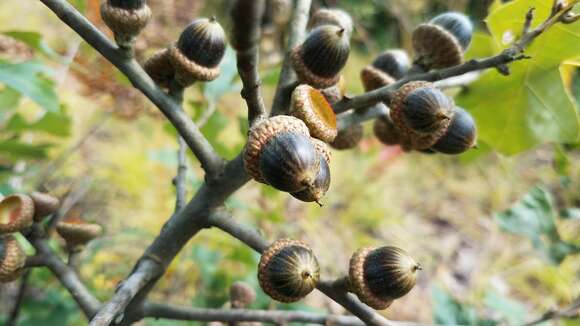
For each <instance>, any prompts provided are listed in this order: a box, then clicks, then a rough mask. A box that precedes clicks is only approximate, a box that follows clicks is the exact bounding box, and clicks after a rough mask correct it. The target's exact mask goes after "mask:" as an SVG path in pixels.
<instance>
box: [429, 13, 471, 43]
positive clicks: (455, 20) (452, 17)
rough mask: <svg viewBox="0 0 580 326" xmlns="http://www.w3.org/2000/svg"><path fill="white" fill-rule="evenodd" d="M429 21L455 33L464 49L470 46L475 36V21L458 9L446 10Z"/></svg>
mask: <svg viewBox="0 0 580 326" xmlns="http://www.w3.org/2000/svg"><path fill="white" fill-rule="evenodd" d="M429 23H430V24H433V25H438V26H441V27H443V28H445V29H446V30H447V31H448V32H449V33H451V34H453V36H455V38H456V39H457V41H458V42H459V44H460V45H461V48H462V49H463V50H464V51H465V50H466V49H467V48H468V47H469V44H470V43H471V38H472V36H473V23H472V22H471V20H470V19H469V17H467V16H466V15H464V14H462V13H460V12H456V11H452V12H446V13H443V14H441V15H439V16H436V17H435V18H433V19H431V21H430V22H429Z"/></svg>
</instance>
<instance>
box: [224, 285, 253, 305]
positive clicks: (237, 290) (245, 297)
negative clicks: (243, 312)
mask: <svg viewBox="0 0 580 326" xmlns="http://www.w3.org/2000/svg"><path fill="white" fill-rule="evenodd" d="M255 300H256V291H254V289H253V288H252V287H251V286H250V285H248V284H247V283H245V282H241V281H237V282H234V284H232V286H231V287H230V303H231V305H232V308H246V307H247V306H249V305H251V304H252V303H253V302H254V301H255Z"/></svg>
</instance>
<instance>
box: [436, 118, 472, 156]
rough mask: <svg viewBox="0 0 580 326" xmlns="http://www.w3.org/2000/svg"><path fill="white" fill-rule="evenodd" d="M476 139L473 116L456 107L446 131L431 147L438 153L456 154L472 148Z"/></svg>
mask: <svg viewBox="0 0 580 326" xmlns="http://www.w3.org/2000/svg"><path fill="white" fill-rule="evenodd" d="M476 141H477V128H476V126H475V121H474V120H473V117H472V116H471V114H469V112H467V111H465V110H463V109H462V108H459V107H456V108H455V114H454V115H453V119H452V120H451V124H450V125H449V127H448V128H447V131H446V132H445V134H443V136H441V138H439V140H437V142H436V143H435V144H434V145H433V147H431V149H432V150H434V151H436V152H439V153H444V154H452V155H456V154H461V153H463V152H465V151H467V150H469V149H471V148H474V147H475V146H476V145H475V144H476Z"/></svg>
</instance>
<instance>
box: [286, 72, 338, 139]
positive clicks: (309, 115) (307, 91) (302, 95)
mask: <svg viewBox="0 0 580 326" xmlns="http://www.w3.org/2000/svg"><path fill="white" fill-rule="evenodd" d="M290 114H292V115H293V116H295V117H297V118H299V119H300V120H302V121H304V123H305V124H306V126H307V127H308V130H309V131H310V135H311V136H312V137H315V138H318V139H320V140H322V141H324V142H327V143H328V142H331V141H333V140H334V137H336V134H337V132H338V131H337V129H336V114H335V113H334V110H333V109H332V106H331V105H330V103H328V101H327V100H326V98H325V97H324V95H322V92H320V91H319V90H317V89H316V88H312V87H311V86H309V85H305V84H304V85H300V86H298V87H296V88H295V89H294V92H293V93H292V100H291V104H290Z"/></svg>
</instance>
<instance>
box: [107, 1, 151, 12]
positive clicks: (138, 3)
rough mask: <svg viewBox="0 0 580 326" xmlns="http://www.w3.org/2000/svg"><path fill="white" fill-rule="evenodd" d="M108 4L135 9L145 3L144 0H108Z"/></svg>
mask: <svg viewBox="0 0 580 326" xmlns="http://www.w3.org/2000/svg"><path fill="white" fill-rule="evenodd" d="M108 2H109V5H111V6H112V7H116V8H123V9H128V10H135V9H139V8H142V7H143V6H144V5H145V0H108Z"/></svg>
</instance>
